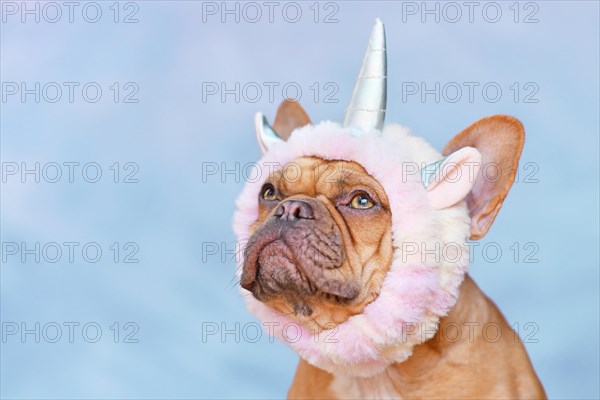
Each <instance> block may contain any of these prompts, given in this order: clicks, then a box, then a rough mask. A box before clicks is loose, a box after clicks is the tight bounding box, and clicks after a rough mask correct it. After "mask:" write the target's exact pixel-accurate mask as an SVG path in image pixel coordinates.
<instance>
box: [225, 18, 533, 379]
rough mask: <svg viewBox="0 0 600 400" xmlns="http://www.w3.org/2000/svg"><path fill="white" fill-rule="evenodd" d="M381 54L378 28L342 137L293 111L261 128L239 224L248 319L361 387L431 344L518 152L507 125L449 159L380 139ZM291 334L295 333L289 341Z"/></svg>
mask: <svg viewBox="0 0 600 400" xmlns="http://www.w3.org/2000/svg"><path fill="white" fill-rule="evenodd" d="M378 47H379V49H380V50H382V51H379V52H378V51H377V48H378ZM384 50H385V45H384V35H383V26H382V25H381V24H380V23H378V24H377V25H376V27H375V29H374V34H372V37H371V42H370V47H369V50H368V52H367V55H366V56H365V59H364V61H363V67H362V69H361V76H363V75H364V76H363V77H359V81H358V83H357V87H356V88H355V90H354V93H353V100H352V102H351V105H350V107H349V109H350V111H349V113H350V114H351V115H347V116H346V123H345V124H344V125H343V126H341V125H339V124H335V123H331V122H325V123H321V124H317V125H312V124H311V123H310V119H309V118H308V116H307V114H306V113H305V111H304V110H303V109H302V108H301V107H300V105H299V104H298V103H296V102H289V101H286V102H284V103H282V105H281V106H280V107H279V110H278V112H277V116H276V119H275V123H274V124H273V127H271V126H269V125H268V123H267V121H266V119H265V118H264V117H263V116H262V115H258V116H257V132H258V137H259V143H260V145H261V148H262V149H263V151H264V152H265V155H264V157H263V159H262V160H261V161H260V162H259V163H258V164H257V175H256V176H259V179H255V180H253V181H252V182H248V183H247V184H246V187H245V188H244V190H243V192H242V194H241V195H240V198H239V199H238V211H237V212H236V215H235V219H234V228H235V230H236V234H237V235H238V239H239V240H240V241H241V242H242V244H244V245H245V246H244V254H243V262H242V265H241V269H240V283H241V286H242V288H243V289H242V290H243V292H244V293H245V294H246V295H247V296H246V299H247V302H248V305H249V307H250V308H251V310H252V311H253V312H254V313H255V314H256V315H257V316H259V318H261V319H262V320H263V322H265V323H269V326H270V328H273V326H274V327H275V328H274V329H275V330H274V333H275V334H276V335H277V336H279V337H280V338H282V339H283V340H284V341H286V342H287V343H288V344H290V345H292V347H294V348H295V350H297V351H298V352H299V353H300V355H301V356H302V357H303V358H305V359H306V360H308V361H309V362H311V363H313V364H315V365H317V366H319V367H321V368H325V369H327V370H329V371H332V372H333V371H340V369H341V370H342V371H343V372H345V373H348V372H349V371H350V373H353V374H356V375H365V374H373V373H376V372H377V371H378V370H381V368H383V367H385V365H387V364H389V363H391V362H399V361H403V360H404V359H406V358H407V357H408V356H409V355H410V353H411V351H412V347H413V346H414V345H415V344H418V343H421V342H422V341H424V340H426V339H428V338H429V337H431V336H432V335H433V334H434V333H435V329H434V326H435V324H436V323H437V321H438V320H439V317H440V316H443V315H445V314H446V313H447V312H448V310H449V309H450V307H452V305H453V304H454V303H455V301H456V297H457V295H458V288H459V286H460V283H461V282H462V279H463V277H464V274H465V272H466V268H467V265H468V250H467V248H466V243H465V242H466V240H467V239H468V238H469V237H470V238H471V239H479V238H481V237H483V236H484V235H485V233H486V232H487V231H488V229H489V228H490V226H491V224H492V222H493V220H494V218H495V216H496V214H497V212H498V210H499V209H500V206H501V205H502V202H503V200H504V198H505V196H506V194H507V192H508V190H509V188H510V186H511V185H512V182H513V180H514V177H515V174H516V168H517V162H518V159H519V156H520V153H521V149H522V145H523V128H522V125H521V124H520V123H519V122H518V121H517V120H516V119H514V118H512V117H508V116H492V117H488V118H484V119H482V120H480V121H478V122H476V123H475V124H473V125H471V126H469V127H468V128H466V129H465V130H464V131H462V132H461V133H459V134H458V135H457V136H455V137H454V138H453V139H452V140H451V141H450V142H449V143H448V145H447V146H446V147H445V149H444V151H443V154H444V155H445V157H443V156H442V155H441V154H440V153H438V152H437V151H436V150H435V149H433V148H432V147H431V146H430V145H429V144H427V143H426V142H425V141H424V140H423V139H421V138H419V137H415V136H412V135H411V134H410V133H409V132H408V131H407V130H406V129H404V128H402V127H400V126H398V125H386V126H385V128H384V127H383V119H382V115H381V110H382V109H383V110H385V99H383V103H382V100H381V99H382V97H383V98H384V97H385V86H384V84H383V93H381V96H379V98H378V99H377V98H375V100H373V99H374V97H377V96H373V93H372V91H373V90H375V89H373V88H374V87H377V85H375V86H374V84H373V82H372V78H373V76H377V74H379V76H381V77H385V51H384ZM382 54H383V64H382V66H381V68H380V69H379V70H377V68H375V67H374V65H375V66H376V65H377V63H378V60H379V61H381V57H382ZM373 57H376V59H375V60H373ZM365 63H366V66H365ZM380 64H381V63H380ZM366 75H368V76H366ZM361 85H362V86H365V85H366V87H367V89H370V90H371V93H370V94H369V96H363V95H362V94H361V90H364V87H363V89H361ZM379 88H380V89H381V85H380V86H379ZM365 99H367V100H365ZM365 101H366V103H365ZM369 101H371V102H374V103H372V104H369ZM372 110H375V112H371V111H372ZM464 200H466V201H464ZM289 323H296V324H297V329H299V332H300V334H297V335H294V337H293V338H290V337H289V332H288V334H286V325H287V324H289ZM408 324H410V325H411V326H413V328H411V332H412V333H413V334H414V336H412V337H407V336H406V333H407V329H406V328H407V325H408ZM420 324H425V325H420ZM427 324H428V325H427ZM414 325H419V326H418V327H417V328H416V329H415V328H414ZM269 330H271V329H269ZM332 333H334V340H333V342H331V341H328V340H327V338H330V339H331V335H332ZM364 366H367V367H368V368H367V369H364V368H362V367H364Z"/></svg>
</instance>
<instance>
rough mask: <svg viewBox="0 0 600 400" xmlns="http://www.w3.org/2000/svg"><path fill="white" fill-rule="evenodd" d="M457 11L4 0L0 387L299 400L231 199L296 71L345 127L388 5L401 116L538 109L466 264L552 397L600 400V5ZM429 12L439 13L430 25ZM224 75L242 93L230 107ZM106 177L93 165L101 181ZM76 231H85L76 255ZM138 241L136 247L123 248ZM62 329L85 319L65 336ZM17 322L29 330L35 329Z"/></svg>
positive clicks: (446, 135) (287, 353)
mask: <svg viewBox="0 0 600 400" xmlns="http://www.w3.org/2000/svg"><path fill="white" fill-rule="evenodd" d="M36 4H37V6H36ZM54 4H58V7H57V6H55V5H54ZM236 4H237V5H236ZM444 4H445V3H435V2H429V3H427V4H426V5H424V4H423V3H421V2H404V3H402V2H376V1H372V2H371V1H369V2H367V1H353V2H330V3H320V4H316V5H315V3H314V2H297V3H293V4H290V3H285V2H276V3H275V4H274V5H272V6H269V5H268V4H265V3H263V2H258V3H254V5H251V6H245V5H244V4H243V3H233V2H230V3H227V5H223V4H222V3H221V2H216V3H211V2H204V3H201V2H192V1H172V2H167V1H138V2H130V3H126V2H121V3H117V4H116V5H115V4H114V2H112V1H110V2H97V3H94V4H91V5H90V4H89V3H87V2H79V3H76V4H75V5H74V6H73V9H71V11H72V16H71V17H72V22H69V18H70V15H69V10H70V9H69V8H68V7H69V6H66V5H64V4H63V3H62V2H59V3H53V4H50V5H48V3H38V2H28V4H27V5H26V6H27V7H28V10H34V11H33V12H34V14H28V13H26V12H23V9H22V7H23V5H22V3H21V2H3V3H2V18H3V20H2V27H1V36H2V37H1V44H2V48H1V60H2V61H1V74H2V77H1V80H2V82H3V87H2V96H3V98H2V103H1V106H2V110H1V133H2V141H1V145H2V153H1V155H2V163H3V164H2V172H3V181H2V197H1V200H2V229H1V233H2V243H3V248H2V257H3V260H2V261H3V263H2V267H1V281H2V283H1V289H2V293H1V301H2V304H1V320H2V323H3V326H2V329H3V338H2V339H3V340H2V343H1V365H0V366H1V382H0V383H1V385H0V387H1V392H0V394H1V396H2V397H3V398H121V399H129V398H131V399H133V398H266V397H268V398H280V397H283V396H284V395H285V393H286V390H287V387H288V385H289V383H290V381H291V379H292V375H293V372H294V370H295V364H296V362H297V356H296V355H295V354H294V353H293V352H292V351H291V350H289V349H288V348H286V347H285V346H284V345H282V344H279V343H276V342H275V343H271V342H270V341H269V340H268V338H267V337H266V336H264V335H263V336H262V337H261V338H260V340H259V341H258V342H256V343H252V342H251V339H252V338H253V337H254V336H255V332H254V330H252V328H253V327H254V325H245V324H248V323H253V322H254V319H253V318H252V317H251V316H250V315H249V314H248V312H247V311H246V309H245V308H244V305H243V303H242V301H241V298H240V295H239V293H238V290H237V288H236V285H235V284H236V282H235V278H234V270H235V260H234V259H233V257H232V255H231V254H230V251H231V250H232V249H233V248H234V241H235V238H234V236H233V234H232V232H231V227H230V225H231V216H232V213H233V211H234V200H235V198H236V195H237V194H238V193H239V191H240V190H241V188H242V186H243V179H244V176H245V171H246V170H245V169H244V167H245V166H246V165H247V163H250V162H253V161H256V160H257V159H258V157H259V150H258V147H257V145H256V143H255V140H254V132H253V114H254V113H255V112H256V111H259V110H261V111H263V112H265V113H266V115H267V116H269V117H270V118H273V116H274V113H275V110H276V107H277V105H278V103H279V102H280V101H281V100H282V89H283V87H284V86H285V85H286V84H287V89H288V90H289V91H288V95H290V96H292V97H297V95H296V94H295V92H294V90H295V89H296V88H298V87H299V88H300V89H301V91H302V96H301V98H300V101H301V102H302V103H303V105H304V106H305V108H306V109H307V111H308V112H309V114H310V115H311V117H312V119H313V120H315V121H320V120H323V119H333V120H340V119H341V117H342V115H343V109H344V107H345V105H346V103H347V101H348V99H349V96H350V93H351V90H352V85H353V83H354V77H355V74H356V73H357V70H358V67H359V64H360V59H361V58H362V54H363V51H364V49H365V47H366V42H367V37H368V33H369V31H370V29H371V26H372V23H373V21H374V18H375V17H378V16H379V17H382V18H383V20H384V22H385V23H386V27H387V37H388V60H389V98H388V114H387V121H388V122H399V123H402V124H403V125H406V126H409V127H411V128H412V129H413V130H414V131H415V132H416V133H417V134H420V135H422V136H424V137H426V138H427V139H428V140H429V141H430V142H431V143H432V144H433V145H435V146H436V147H438V148H441V147H443V145H444V144H445V143H446V142H447V141H448V140H449V139H450V138H451V137H452V136H453V135H454V134H456V133H457V132H459V131H460V130H461V129H462V128H464V127H466V126H467V125H469V124H471V123H472V122H474V121H476V120H477V119H479V118H481V117H484V116H486V115H490V114H496V113H506V114H511V115H514V116H516V117H518V118H519V119H521V121H523V123H524V124H525V127H526V131H527V139H526V144H525V149H524V152H523V157H522V165H521V169H520V180H519V182H517V183H516V184H515V185H514V187H513V189H512V191H511V193H510V195H509V197H508V199H507V201H506V202H505V205H504V207H503V209H502V211H501V213H500V215H499V217H498V219H497V221H496V223H495V225H494V227H493V228H492V230H491V231H490V233H489V234H488V236H487V237H486V238H485V239H484V240H483V241H482V244H481V245H480V246H479V247H478V248H477V249H476V250H475V251H474V255H473V257H474V262H473V265H472V268H471V272H472V275H473V276H474V277H475V280H476V281H477V282H478V283H479V285H480V286H481V288H482V289H483V290H484V291H485V292H486V293H487V294H488V295H489V296H490V297H491V298H492V299H493V300H494V301H496V303H497V304H498V305H499V307H500V309H501V310H502V311H503V312H504V313H505V315H506V317H507V319H508V320H509V321H510V322H511V323H518V324H519V326H520V327H521V335H522V336H524V337H525V336H528V335H532V336H528V337H529V338H530V339H531V340H528V342H529V343H527V349H528V351H529V354H530V356H531V358H532V360H533V363H534V365H535V368H536V370H537V371H538V373H539V376H540V378H541V380H542V381H543V383H544V385H545V387H546V389H547V391H548V394H549V395H550V396H551V397H552V398H598V397H599V395H600V394H599V389H598V375H599V369H598V357H599V348H598V337H599V331H598V313H599V310H598V303H599V298H598V286H599V276H598V269H599V255H598V241H599V234H598V204H599V199H598V180H599V179H598V178H599V176H598V166H599V160H598V148H599V143H598V137H599V114H598V110H599V98H598V88H599V82H598V70H599V60H598V49H599V28H598V13H599V9H598V3H597V2H595V1H581V2H577V1H575V2H566V1H564V2H561V1H551V2H550V1H547V2H529V3H517V4H516V5H515V4H514V2H498V3H493V4H491V3H489V2H478V3H476V5H475V6H473V7H474V8H473V9H472V10H471V11H472V15H469V11H470V10H469V8H468V7H467V6H465V5H464V3H462V2H459V3H453V5H451V6H445V5H444ZM255 5H257V6H255ZM455 5H458V8H457V7H456V6H455ZM35 7H38V8H37V10H38V12H39V15H38V16H39V22H36V21H35V18H36V15H35V12H36V11H35V10H36V8H35ZM223 7H227V8H228V9H230V10H234V11H233V12H234V13H233V14H228V13H224V12H223ZM235 7H237V10H239V11H237V13H238V14H237V17H239V22H236V20H235V19H236V14H235V13H236V11H235V10H236V8H235ZM269 7H273V8H272V9H271V10H272V12H273V14H272V17H271V18H272V22H271V21H270V20H269V19H270V16H269ZM423 7H427V9H429V10H436V7H437V10H439V14H438V16H439V22H436V20H435V19H436V15H435V14H428V13H424V12H423ZM97 9H100V10H101V12H102V14H101V15H99V16H97V14H96V13H97ZM298 9H299V10H300V11H301V15H299V16H298V15H297V14H296V13H297V10H298ZM498 9H499V10H500V12H501V14H497V11H498ZM117 10H118V11H119V13H118V15H117V14H116V11H117ZM257 10H259V11H260V12H261V13H262V14H261V15H260V18H259V16H258V15H257V14H256V13H257ZM317 10H318V14H317ZM57 11H59V12H60V13H61V14H60V15H59V14H57ZM457 11H459V12H460V15H459V14H457ZM517 11H518V13H517ZM22 18H23V19H24V20H25V22H22ZM126 18H128V20H129V21H130V22H133V23H124V19H126ZM222 18H224V19H225V22H222ZM95 19H98V22H95V23H94V22H88V21H94V20H95ZM115 19H116V20H117V21H118V22H115ZM135 19H137V22H135V21H134V20H135ZM296 19H299V20H298V21H297V22H293V21H294V20H296ZM422 19H424V21H423V20H422ZM315 20H316V21H317V22H315ZM325 20H327V21H329V23H325ZM495 20H497V22H493V21H495ZM515 20H516V22H515ZM52 21H56V22H52ZM525 21H527V22H528V23H525ZM36 82H39V90H36V86H35V85H36ZM52 82H54V84H53V83H52ZM69 82H75V83H69ZM91 82H95V84H93V83H92V84H90V83H91ZM115 82H117V85H116V86H114V83H115ZM222 82H224V83H225V85H226V89H227V88H229V89H234V91H233V94H232V93H230V94H226V95H225V98H224V101H222V99H221V97H220V94H221V87H220V85H221V83H222ZM236 82H239V85H240V90H239V91H237V94H238V95H239V96H240V98H239V101H236V99H235V93H236V91H235V83H236ZM422 82H423V83H425V85H426V87H425V89H427V88H428V89H432V88H435V84H436V82H439V85H440V89H439V91H438V92H437V94H438V95H439V96H440V99H439V101H436V99H435V90H434V93H433V94H431V93H430V94H428V95H426V96H425V98H424V101H423V100H422V99H421V98H420V95H419V94H415V95H412V94H410V92H407V90H409V89H414V88H415V85H416V87H419V90H421V88H420V86H419V85H420V84H421V83H422ZM21 83H24V84H25V86H24V87H22V86H21ZM128 83H129V84H128ZM515 83H516V86H515ZM85 85H87V86H85ZM269 85H271V86H272V87H273V88H274V95H273V98H272V99H271V98H269V90H268V88H269ZM469 85H471V86H472V87H474V92H473V98H472V101H471V99H469V92H468V90H467V89H468V86H469ZM486 85H487V86H486ZM84 86H85V87H86V89H85V92H84V93H82V90H83V87H84ZM257 86H258V87H260V88H261V90H262V93H257V92H256V87H257ZM457 86H458V87H460V88H461V89H462V94H460V95H458V94H457V92H456V87H457ZM484 86H485V87H486V92H483V87H484ZM57 87H58V88H60V90H61V92H62V94H61V97H60V98H59V99H57V96H58V94H57V93H58V92H57ZM69 87H73V99H72V100H73V101H72V102H71V101H70V99H69V89H68V88H69ZM97 87H100V89H101V90H102V94H101V96H100V97H99V99H98V101H97V102H92V101H94V100H95V98H96V97H97V95H96V89H97ZM215 87H217V88H218V90H219V93H217V94H214V95H213V94H211V93H212V90H213V89H214V88H215ZM497 87H499V88H500V89H501V90H502V93H501V94H497V93H496V92H495V90H496V88H497ZM117 88H118V94H117V93H116V92H117ZM317 88H318V92H317ZM517 88H518V95H517ZM23 89H25V90H30V92H29V94H25V95H24V98H23V99H22V98H21V95H22V91H23ZM203 89H204V91H203ZM134 92H135V93H134ZM26 93H27V92H26ZM36 95H39V96H40V99H39V102H36V99H35V97H36ZM115 96H116V97H115ZM515 96H516V97H515ZM115 99H116V100H117V102H116V103H115ZM54 100H57V101H56V102H52V101H54ZM126 100H127V101H134V100H138V102H137V103H136V102H125V101H126ZM332 100H333V102H331V101H332ZM454 100H456V101H455V102H453V101H454ZM36 162H38V163H40V164H39V179H40V182H39V183H37V182H35V179H36V176H35V172H34V173H29V174H25V175H22V170H23V167H25V168H27V169H35V163H36ZM69 162H75V163H79V165H75V164H70V165H73V169H74V175H73V182H69V176H68V172H69V169H68V165H69V164H66V165H65V164H64V163H69ZM115 162H118V163H119V164H118V166H116V165H114V163H115ZM128 162H131V163H134V164H126V163H128ZM22 163H24V164H22ZM53 163H58V165H59V166H60V167H61V171H62V176H61V177H60V179H59V180H58V182H56V183H52V182H51V181H52V180H55V175H56V164H53ZM90 163H97V164H90ZM525 163H529V164H527V166H526V165H525ZM84 165H85V166H86V170H85V172H86V174H85V179H84V177H83V176H82V168H83V166H84ZM214 167H217V168H218V171H217V174H215V175H206V172H208V171H213V168H214ZM15 168H18V170H15ZM97 169H100V170H101V172H102V176H101V177H100V180H99V181H98V182H96V183H90V182H87V181H86V179H87V180H94V176H95V174H96V170H97ZM224 169H227V170H234V171H237V176H236V174H235V173H225V174H224V175H222V174H221V173H222V172H223V171H224ZM115 170H116V171H119V172H120V174H119V175H118V176H115ZM13 172H14V175H13ZM203 172H204V173H205V174H204V176H203ZM135 179H137V181H138V182H137V183H135V182H130V183H125V182H124V180H135ZM22 180H24V181H25V182H22ZM114 180H117V181H118V183H115V182H114ZM65 242H76V243H77V245H73V246H74V247H73V248H74V255H73V257H74V258H73V262H70V260H69V254H68V247H67V246H69V245H65V244H64V243H65ZM115 242H117V243H119V244H118V247H119V248H120V251H119V253H118V254H116V250H115V247H114V246H113V244H114V243H115ZM129 242H133V243H129ZM515 242H516V243H517V247H518V248H519V249H520V251H519V254H516V253H515V251H516V250H515V247H512V248H511V246H513V244H514V243H515ZM23 243H24V245H23ZM36 243H39V251H36V248H35V246H36ZM53 243H58V245H54V244H53ZM89 243H91V244H90V245H88V246H87V247H86V251H87V252H86V257H88V258H87V260H91V259H92V258H94V257H95V250H96V248H97V247H99V248H100V249H101V250H102V256H101V258H100V260H99V261H98V262H96V263H93V262H90V261H87V260H86V259H85V258H84V257H83V255H82V248H83V247H84V245H86V244H89ZM94 243H95V244H94ZM127 243H129V244H128V245H127V246H128V247H127V248H124V246H125V245H126V244H127ZM212 243H215V245H213V244H212ZM531 243H533V244H531ZM484 245H488V247H489V246H492V247H493V248H491V249H490V248H488V250H489V253H484V252H483V251H482V248H483V246H484ZM57 246H59V247H60V249H61V251H62V255H61V256H60V257H58V255H57V253H56V247H57ZM111 246H113V247H111ZM526 246H527V247H526ZM24 247H25V249H24ZM497 247H499V248H501V250H502V255H501V256H500V259H499V261H498V262H492V261H493V258H495V257H496V256H495V254H494V251H493V250H494V249H495V248H497ZM31 249H33V252H28V251H27V250H31ZM215 249H216V250H215ZM215 252H217V254H212V253H215ZM130 253H135V254H134V255H133V256H132V259H137V260H139V262H137V263H126V262H124V261H125V257H126V256H127V255H128V254H130ZM36 255H38V256H40V262H39V263H37V262H36V261H35V256H36ZM221 255H223V257H225V260H224V261H222V260H221ZM22 257H24V258H25V261H23V260H22ZM115 257H116V261H115ZM515 257H516V260H515ZM528 257H529V258H528ZM53 259H57V261H56V262H49V261H52V260H53ZM536 260H537V261H538V262H533V263H528V262H525V261H536ZM130 261H131V260H130ZM515 261H516V262H515ZM36 322H39V324H40V325H39V329H37V334H39V343H36V325H35V324H36ZM69 322H73V323H78V324H79V325H72V326H73V337H72V343H71V342H70V340H69V329H68V325H65V324H68V323H69ZM115 322H117V323H118V324H119V325H118V327H117V326H116V325H114V324H115ZM128 322H131V323H132V324H130V325H126V323H128ZM22 323H24V324H25V325H22ZM236 323H239V324H240V328H239V330H238V332H240V336H241V337H240V338H239V340H237V339H236V336H235V335H234V334H232V333H229V334H227V335H226V336H225V340H221V337H220V335H218V334H217V335H211V336H207V337H205V338H204V339H205V340H203V337H202V336H203V335H202V332H203V327H204V332H205V333H206V332H207V329H213V328H215V327H218V329H219V330H220V329H221V328H225V329H228V330H230V331H231V330H236V329H235V327H236V325H235V324H236ZM527 323H531V324H530V325H527V330H525V329H524V326H525V324H527ZM86 324H88V325H86ZM221 324H225V325H221ZM84 325H86V331H85V334H86V335H85V337H84V335H83V333H82V329H83V327H84ZM57 326H58V327H59V328H61V332H62V336H61V337H59V338H56V332H57V329H56V327H57ZM97 327H100V328H101V329H102V334H101V336H100V337H99V338H98V341H97V342H96V343H90V342H91V341H93V340H95V336H96V331H95V330H96V328H97ZM243 327H248V328H247V329H246V330H243ZM23 328H25V329H29V330H31V331H32V332H33V333H28V334H25V336H24V337H22V336H21V333H22V330H23ZM17 329H18V331H16V330H17ZM136 329H138V330H137V332H135V330H136ZM534 331H535V332H534ZM13 332H14V334H11V333H13ZM115 332H119V337H118V338H117V337H115ZM128 334H133V336H129V337H127V335H128ZM115 340H116V342H117V343H115ZM134 340H137V341H138V342H137V343H128V342H131V341H134ZM52 341H56V343H52Z"/></svg>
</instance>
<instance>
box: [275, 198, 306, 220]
mask: <svg viewBox="0 0 600 400" xmlns="http://www.w3.org/2000/svg"><path fill="white" fill-rule="evenodd" d="M273 215H274V216H275V217H276V218H279V219H280V220H282V221H296V220H299V219H314V218H315V214H314V212H313V209H312V207H311V206H310V204H308V203H307V202H305V201H301V200H286V201H284V202H282V203H281V204H279V206H277V209H276V210H275V214H273Z"/></svg>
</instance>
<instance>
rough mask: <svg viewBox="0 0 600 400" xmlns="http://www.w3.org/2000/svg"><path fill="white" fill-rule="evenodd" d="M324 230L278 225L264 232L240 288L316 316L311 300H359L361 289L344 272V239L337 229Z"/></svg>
mask: <svg viewBox="0 0 600 400" xmlns="http://www.w3.org/2000/svg"><path fill="white" fill-rule="evenodd" d="M319 225H323V224H319V223H316V222H315V221H314V220H312V221H306V222H303V223H296V224H285V223H280V222H276V221H275V222H271V223H267V224H265V225H263V226H262V227H261V228H259V230H257V231H256V232H255V233H254V235H252V237H251V238H250V241H249V242H248V245H247V247H246V249H245V253H244V265H243V271H242V277H241V281H240V284H241V286H242V287H243V288H244V289H247V290H249V291H250V292H252V294H253V295H254V297H256V298H257V299H258V300H261V301H268V300H272V299H275V298H283V299H285V300H287V301H288V302H290V303H291V304H292V305H293V307H294V311H295V312H296V313H299V314H303V315H310V313H311V312H312V310H311V309H310V306H308V302H307V301H306V300H308V299H309V298H314V297H318V298H323V299H325V300H327V301H329V302H333V303H336V304H344V303H348V302H350V301H352V300H353V299H355V298H356V297H357V296H358V294H359V286H358V285H356V284H355V283H354V281H353V280H352V277H351V276H349V275H350V274H349V272H346V273H345V271H344V260H345V256H344V251H343V246H342V243H341V234H340V233H339V230H338V229H337V227H335V225H334V224H331V225H329V226H328V227H327V229H324V227H323V226H319Z"/></svg>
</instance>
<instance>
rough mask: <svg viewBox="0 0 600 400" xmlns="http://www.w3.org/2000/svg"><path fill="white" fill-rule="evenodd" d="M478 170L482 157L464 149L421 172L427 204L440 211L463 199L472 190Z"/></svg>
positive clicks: (426, 167) (471, 149) (471, 148)
mask: <svg viewBox="0 0 600 400" xmlns="http://www.w3.org/2000/svg"><path fill="white" fill-rule="evenodd" d="M480 167H481V153H480V152H479V151H478V150H477V149H475V148H473V147H463V148H462V149H460V150H457V151H455V152H454V153H452V154H450V155H448V156H447V157H445V158H443V159H442V160H440V161H437V162H435V163H432V164H429V165H427V166H425V167H424V168H423V169H422V170H421V178H422V180H423V185H424V186H425V189H426V190H427V200H428V201H429V204H431V206H432V207H433V208H436V209H443V208H447V207H450V206H453V205H454V204H456V203H458V202H459V201H461V200H462V199H464V198H465V197H466V196H467V194H469V192H470V191H471V189H472V188H473V185H474V184H475V179H476V178H477V174H478V172H479V168H480Z"/></svg>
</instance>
